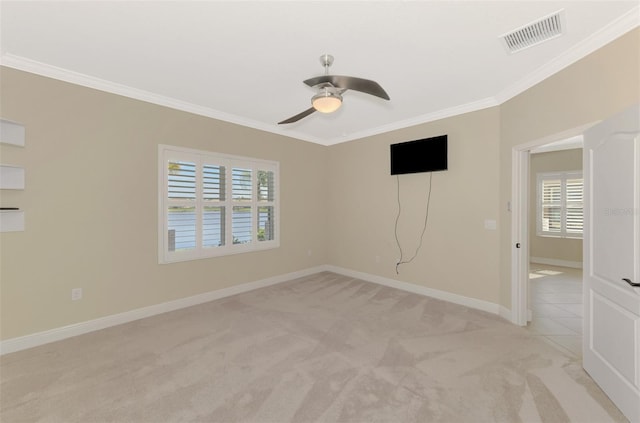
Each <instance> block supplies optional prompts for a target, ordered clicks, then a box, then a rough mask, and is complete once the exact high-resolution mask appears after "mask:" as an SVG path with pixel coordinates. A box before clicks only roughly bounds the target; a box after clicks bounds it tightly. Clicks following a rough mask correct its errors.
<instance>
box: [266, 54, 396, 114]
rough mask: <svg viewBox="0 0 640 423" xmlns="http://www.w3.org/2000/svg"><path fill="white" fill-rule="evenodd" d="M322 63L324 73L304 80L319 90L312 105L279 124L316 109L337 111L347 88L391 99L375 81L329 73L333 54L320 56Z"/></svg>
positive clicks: (325, 111)
mask: <svg viewBox="0 0 640 423" xmlns="http://www.w3.org/2000/svg"><path fill="white" fill-rule="evenodd" d="M320 63H321V64H322V66H323V67H324V75H322V76H316V77H315V78H310V79H307V80H306V81H303V82H304V83H305V84H307V85H308V86H310V87H313V88H316V89H317V90H318V94H316V95H314V96H313V97H312V98H311V107H310V108H308V109H307V110H305V111H304V112H302V113H298V114H297V115H295V116H292V117H290V118H289V119H285V120H283V121H282V122H278V125H282V124H286V123H293V122H297V121H299V120H300V119H302V118H304V117H307V116H309V115H310V114H311V113H313V112H315V111H318V112H320V113H332V112H335V111H336V110H338V109H339V108H340V106H341V105H342V94H344V92H345V91H347V90H354V91H360V92H362V93H366V94H370V95H374V96H376V97H380V98H384V99H385V100H389V95H388V94H387V93H386V91H385V90H384V89H383V88H382V87H381V86H380V84H378V83H377V82H375V81H372V80H370V79H363V78H356V77H353V76H344V75H329V67H330V66H331V64H332V63H333V56H332V55H330V54H323V55H322V56H320Z"/></svg>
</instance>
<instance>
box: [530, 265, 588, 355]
mask: <svg viewBox="0 0 640 423" xmlns="http://www.w3.org/2000/svg"><path fill="white" fill-rule="evenodd" d="M529 297H530V300H529V303H530V307H531V311H532V314H533V320H532V321H531V322H529V325H528V326H527V329H529V330H530V331H532V332H533V333H535V334H536V335H539V336H541V337H542V338H545V340H547V341H549V342H551V343H553V344H554V345H555V346H557V347H559V348H560V349H563V350H564V351H567V352H569V353H571V354H573V355H575V356H576V357H579V358H581V357H582V269H572V268H568V267H559V266H550V265H546V264H538V263H531V264H530V266H529Z"/></svg>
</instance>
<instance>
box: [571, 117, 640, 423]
mask: <svg viewBox="0 0 640 423" xmlns="http://www.w3.org/2000/svg"><path fill="white" fill-rule="evenodd" d="M583 172H584V217H585V219H584V258H583V260H584V307H585V316H584V329H585V330H584V335H583V347H582V349H583V365H584V369H585V370H586V371H587V372H588V373H589V374H590V375H591V377H592V378H593V379H594V380H595V381H596V382H597V383H598V385H600V387H601V388H602V389H603V390H604V391H605V393H606V394H607V395H608V396H609V398H611V400H612V401H613V402H614V403H615V404H616V405H617V406H618V408H619V409H620V410H621V411H622V412H623V413H624V415H625V416H626V417H627V418H628V419H629V420H630V421H631V422H640V285H638V286H633V284H640V107H638V105H636V106H634V107H632V108H631V109H628V110H626V111H625V112H623V113H621V114H620V115H617V116H614V117H613V118H611V119H608V120H607V121H605V122H602V123H600V124H598V125H596V126H595V127H593V128H591V129H589V130H588V131H587V132H586V133H585V137H584V169H583Z"/></svg>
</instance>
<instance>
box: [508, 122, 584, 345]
mask: <svg viewBox="0 0 640 423" xmlns="http://www.w3.org/2000/svg"><path fill="white" fill-rule="evenodd" d="M590 126H592V125H591V124H589V125H585V126H583V127H579V128H574V129H572V130H569V131H565V132H563V133H559V134H555V135H553V136H550V137H546V138H544V139H540V140H537V141H534V142H531V143H528V144H522V145H519V146H517V147H515V148H514V149H513V152H512V158H513V160H512V163H513V168H512V171H513V173H512V203H511V207H512V240H513V242H512V244H513V249H512V321H513V323H515V324H518V325H520V326H527V329H528V330H530V331H531V332H532V333H533V334H535V335H537V336H540V337H541V338H544V340H545V341H547V342H550V343H553V344H554V345H555V346H556V347H558V348H560V349H563V350H564V351H566V352H569V353H570V354H572V355H574V356H577V357H580V356H581V352H582V326H583V325H582V315H583V300H582V240H581V236H578V235H577V234H575V233H569V234H567V232H566V227H565V228H562V227H561V226H562V223H564V224H567V222H566V218H567V214H566V211H563V210H562V207H564V206H566V204H540V203H541V199H542V197H543V193H542V192H540V190H541V181H540V179H541V177H539V175H545V174H556V175H555V176H561V175H560V174H562V173H563V172H564V173H568V172H570V171H575V172H581V170H582V162H583V158H582V134H583V132H584V131H585V130H586V128H588V127H590ZM556 179H558V180H562V178H556ZM565 179H566V178H565ZM551 185H552V188H556V187H555V186H553V184H551ZM544 187H545V186H544V185H542V188H543V189H544ZM547 188H549V187H548V186H547ZM554 192H555V191H553V190H551V191H550V192H547V193H546V194H547V199H552V198H555V199H560V198H561V197H562V196H560V197H553V195H552V196H551V197H549V194H553V193H554ZM564 195H566V194H564ZM542 206H547V207H546V208H545V207H542ZM553 206H559V207H553ZM541 207H542V208H541ZM569 215H570V217H571V216H573V217H575V210H574V211H571V212H570V213H569ZM562 219H565V222H561V220H562ZM570 220H571V219H570ZM573 223H575V222H570V223H569V226H570V230H569V232H571V230H573V229H575V228H574V227H571V225H572V224H573ZM558 225H560V226H558ZM562 229H564V231H560V230H562ZM554 230H558V231H559V232H558V233H553V231H554ZM550 232H551V233H550ZM567 235H568V236H567Z"/></svg>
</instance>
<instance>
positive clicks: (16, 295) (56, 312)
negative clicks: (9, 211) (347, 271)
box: [0, 68, 328, 339]
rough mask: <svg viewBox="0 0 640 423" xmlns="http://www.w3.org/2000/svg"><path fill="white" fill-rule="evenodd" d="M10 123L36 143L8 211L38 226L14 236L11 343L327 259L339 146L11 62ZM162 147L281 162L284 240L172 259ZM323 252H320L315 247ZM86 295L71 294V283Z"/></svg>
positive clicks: (9, 265) (5, 263)
mask: <svg viewBox="0 0 640 423" xmlns="http://www.w3.org/2000/svg"><path fill="white" fill-rule="evenodd" d="M1 76H2V82H1V83H2V85H1V87H0V90H1V92H2V104H1V106H2V109H1V114H2V117H3V118H5V119H10V120H14V121H17V122H20V123H22V124H24V125H25V126H26V134H27V135H26V138H27V140H26V147H25V148H17V147H13V146H7V145H2V146H1V147H0V155H1V161H2V163H7V164H15V165H21V166H24V167H25V169H26V189H25V190H24V191H20V192H11V191H6V190H3V192H2V199H1V202H2V206H5V207H7V206H19V207H20V208H21V209H23V210H25V214H26V231H24V232H13V233H3V234H1V235H0V242H1V252H0V254H1V256H0V261H1V263H2V266H1V273H0V277H1V290H0V291H1V303H0V307H1V315H0V317H1V319H0V320H1V321H2V326H1V332H2V333H1V335H2V339H8V338H13V337H17V336H21V335H26V334H31V333H34V332H38V331H43V330H47V329H52V328H56V327H61V326H65V325H69V324H72V323H78V322H83V321H87V320H90V319H95V318H98V317H102V316H107V315H112V314H115V313H120V312H125V311H128V310H133V309H137V308H140V307H145V306H149V305H153V304H159V303H162V302H166V301H170V300H174V299H179V298H183V297H188V296H191V295H195V294H198V293H203V292H207V291H212V290H216V289H220V288H224V287H228V286H232V285H236V284H239V283H242V282H250V281H255V280H259V279H262V278H267V277H271V276H275V275H281V274H285V273H289V272H293V271H297V270H301V269H307V268H310V267H313V266H317V265H321V264H325V263H326V262H327V257H326V235H325V234H326V231H325V227H326V224H325V222H326V213H325V209H326V201H325V197H326V195H325V193H326V188H325V184H324V178H325V170H326V166H327V155H328V151H327V149H326V147H324V146H320V145H316V144H312V143H307V142H301V141H299V140H294V139H290V138H286V137H282V136H277V135H274V134H269V133H265V132H261V131H257V130H253V129H249V128H244V127H241V126H237V125H233V124H229V123H225V122H220V121H216V120H214V119H208V118H205V117H200V116H195V115H192V114H189V113H184V112H180V111H176V110H171V109H168V108H164V107H160V106H156V105H152V104H148V103H144V102H141V101H136V100H131V99H127V98H124V97H120V96H116V95H112V94H107V93H103V92H99V91H95V90H91V89H87V88H83V87H79V86H75V85H71V84H67V83H63V82H60V81H55V80H52V79H47V78H43V77H39V76H35V75H32V74H29V73H24V72H19V71H16V70H12V69H7V68H2V75H1ZM158 144H170V145H179V146H185V147H190V148H196V149H202V150H208V151H216V152H222V153H228V154H236V155H243V156H250V157H257V158H262V159H269V160H277V161H279V162H280V172H281V192H282V202H281V222H282V229H281V247H280V248H278V249H275V250H268V251H261V252H253V253H248V254H241V255H234V256H227V257H221V258H212V259H204V260H197V261H190V262H182V263H175V264H169V265H159V264H158V258H157V251H158V247H157V237H158V235H157V214H158V198H157V191H158V183H157V175H158V170H157V166H158V164H157V163H158V158H157V157H158V152H157V150H158V147H157V146H158ZM308 250H312V255H311V257H309V256H308V255H307V251H308ZM75 287H82V288H83V291H84V292H83V293H84V298H83V299H82V300H81V301H73V302H72V301H71V300H70V291H71V288H75Z"/></svg>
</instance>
